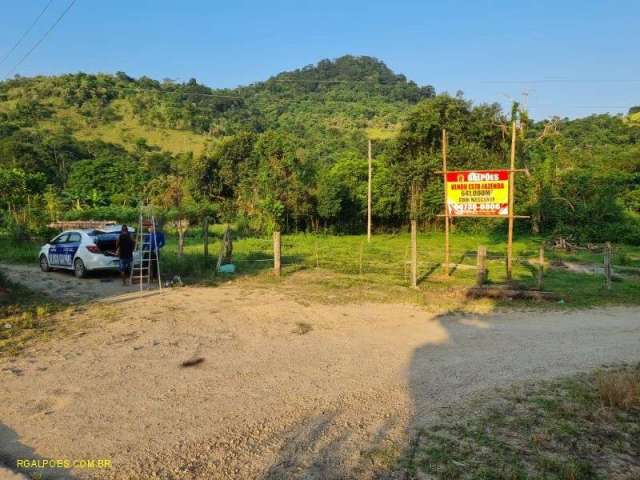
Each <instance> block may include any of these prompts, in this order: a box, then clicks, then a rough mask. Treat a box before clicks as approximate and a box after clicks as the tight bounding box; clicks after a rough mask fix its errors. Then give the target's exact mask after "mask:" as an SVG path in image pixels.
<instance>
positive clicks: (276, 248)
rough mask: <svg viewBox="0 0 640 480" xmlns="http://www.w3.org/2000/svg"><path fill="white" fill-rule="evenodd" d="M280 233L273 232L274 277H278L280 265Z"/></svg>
mask: <svg viewBox="0 0 640 480" xmlns="http://www.w3.org/2000/svg"><path fill="white" fill-rule="evenodd" d="M280 260H281V258H280V232H279V231H276V232H273V274H274V275H275V276H276V277H279V276H280V271H281V270H282V268H281V263H280Z"/></svg>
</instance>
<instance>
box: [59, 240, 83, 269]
mask: <svg viewBox="0 0 640 480" xmlns="http://www.w3.org/2000/svg"><path fill="white" fill-rule="evenodd" d="M81 240H82V238H81V236H80V234H79V233H78V232H71V233H70V234H69V238H67V240H66V241H65V242H64V243H63V244H62V245H63V247H62V260H63V262H64V266H65V267H72V266H73V259H74V257H75V256H76V252H77V251H78V248H79V247H80V242H81Z"/></svg>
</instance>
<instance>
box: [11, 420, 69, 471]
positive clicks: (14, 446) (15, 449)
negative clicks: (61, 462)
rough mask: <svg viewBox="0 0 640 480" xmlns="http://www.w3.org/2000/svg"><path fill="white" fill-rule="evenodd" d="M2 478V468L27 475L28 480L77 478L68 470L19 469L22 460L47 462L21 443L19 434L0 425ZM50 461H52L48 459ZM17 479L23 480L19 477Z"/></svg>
mask: <svg viewBox="0 0 640 480" xmlns="http://www.w3.org/2000/svg"><path fill="white" fill-rule="evenodd" d="M0 446H1V447H2V448H1V449H0V477H2V467H5V468H7V469H8V470H9V471H10V472H13V473H15V474H22V475H25V477H26V478H32V479H38V480H40V479H41V480H74V479H76V478H77V477H75V476H74V475H72V474H71V470H69V469H68V468H19V467H18V466H17V465H18V461H20V460H27V461H33V460H40V461H42V460H45V459H44V458H43V457H41V456H40V455H38V454H36V452H35V450H34V449H33V448H31V447H29V446H28V445H25V444H23V443H21V442H20V440H19V438H18V434H17V433H16V432H15V431H14V430H12V429H10V428H9V427H7V426H6V425H5V424H3V423H0ZM46 460H50V459H46ZM17 478H22V477H20V476H19V475H17Z"/></svg>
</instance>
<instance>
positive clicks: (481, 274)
mask: <svg viewBox="0 0 640 480" xmlns="http://www.w3.org/2000/svg"><path fill="white" fill-rule="evenodd" d="M486 281H487V247H485V246H482V245H480V246H478V273H477V275H476V285H477V286H478V287H481V286H482V285H484V283H485V282H486Z"/></svg>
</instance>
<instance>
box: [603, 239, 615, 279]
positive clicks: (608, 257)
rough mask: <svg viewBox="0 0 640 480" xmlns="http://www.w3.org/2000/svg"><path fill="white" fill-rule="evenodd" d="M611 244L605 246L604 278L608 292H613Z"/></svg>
mask: <svg viewBox="0 0 640 480" xmlns="http://www.w3.org/2000/svg"><path fill="white" fill-rule="evenodd" d="M611 250H612V249H611V243H609V242H607V243H606V244H605V246H604V278H605V285H606V286H607V290H611V275H612V273H613V272H612V271H611V270H612V269H611Z"/></svg>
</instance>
